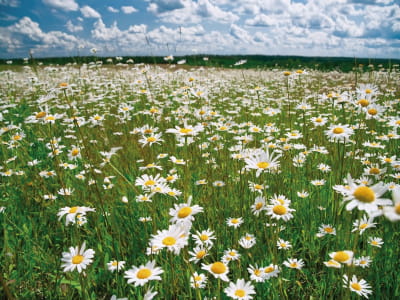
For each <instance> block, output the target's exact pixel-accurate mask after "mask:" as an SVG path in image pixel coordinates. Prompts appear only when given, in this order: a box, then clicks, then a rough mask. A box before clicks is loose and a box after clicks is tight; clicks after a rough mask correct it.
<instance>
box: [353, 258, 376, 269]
mask: <svg viewBox="0 0 400 300" xmlns="http://www.w3.org/2000/svg"><path fill="white" fill-rule="evenodd" d="M371 262H372V259H371V258H370V257H369V256H361V257H360V258H356V259H354V265H355V266H358V267H361V268H368V267H369V265H370V263H371Z"/></svg>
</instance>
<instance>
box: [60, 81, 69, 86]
mask: <svg viewBox="0 0 400 300" xmlns="http://www.w3.org/2000/svg"><path fill="white" fill-rule="evenodd" d="M67 86H68V83H66V82H61V83H60V87H67Z"/></svg>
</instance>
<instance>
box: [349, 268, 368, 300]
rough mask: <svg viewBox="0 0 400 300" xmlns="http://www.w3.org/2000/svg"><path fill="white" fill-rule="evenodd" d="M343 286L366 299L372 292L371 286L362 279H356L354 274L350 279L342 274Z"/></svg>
mask: <svg viewBox="0 0 400 300" xmlns="http://www.w3.org/2000/svg"><path fill="white" fill-rule="evenodd" d="M343 287H345V288H349V289H350V291H352V292H355V293H357V294H358V295H359V296H363V297H365V298H367V299H368V296H369V295H370V294H372V290H371V286H370V285H369V284H368V283H367V282H366V281H365V280H364V279H361V280H358V279H357V276H356V275H353V276H352V278H351V280H350V278H349V277H348V276H347V275H346V274H345V275H343Z"/></svg>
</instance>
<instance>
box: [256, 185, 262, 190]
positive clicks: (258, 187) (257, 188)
mask: <svg viewBox="0 0 400 300" xmlns="http://www.w3.org/2000/svg"><path fill="white" fill-rule="evenodd" d="M262 188H263V186H262V185H260V184H255V185H254V189H256V190H262Z"/></svg>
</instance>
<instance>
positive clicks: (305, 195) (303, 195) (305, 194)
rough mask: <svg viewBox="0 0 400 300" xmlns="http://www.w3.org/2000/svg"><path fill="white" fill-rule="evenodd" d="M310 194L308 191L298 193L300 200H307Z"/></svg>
mask: <svg viewBox="0 0 400 300" xmlns="http://www.w3.org/2000/svg"><path fill="white" fill-rule="evenodd" d="M309 195H310V194H309V193H308V192H306V191H304V190H303V191H301V192H297V196H299V197H300V198H303V199H304V198H307V197H308V196H309Z"/></svg>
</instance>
